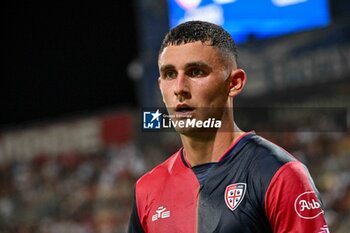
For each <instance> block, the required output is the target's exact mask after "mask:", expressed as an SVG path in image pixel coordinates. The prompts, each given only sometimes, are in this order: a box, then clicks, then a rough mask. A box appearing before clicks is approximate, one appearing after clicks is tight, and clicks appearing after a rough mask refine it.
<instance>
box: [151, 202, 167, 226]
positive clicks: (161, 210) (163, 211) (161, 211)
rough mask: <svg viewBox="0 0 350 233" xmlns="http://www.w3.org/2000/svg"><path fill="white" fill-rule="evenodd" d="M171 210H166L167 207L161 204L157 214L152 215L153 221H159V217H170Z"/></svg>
mask: <svg viewBox="0 0 350 233" xmlns="http://www.w3.org/2000/svg"><path fill="white" fill-rule="evenodd" d="M169 217H170V210H168V211H166V208H165V207H163V206H159V207H158V209H157V210H156V214H154V215H152V222H154V221H157V220H158V219H163V218H169Z"/></svg>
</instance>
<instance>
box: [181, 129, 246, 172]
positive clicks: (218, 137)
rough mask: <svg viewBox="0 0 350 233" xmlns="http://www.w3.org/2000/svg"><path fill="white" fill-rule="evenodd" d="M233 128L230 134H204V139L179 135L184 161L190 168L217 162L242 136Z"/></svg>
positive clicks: (239, 131) (238, 130) (240, 132)
mask: <svg viewBox="0 0 350 233" xmlns="http://www.w3.org/2000/svg"><path fill="white" fill-rule="evenodd" d="M243 134H244V132H243V131H241V130H240V129H238V128H235V129H234V130H232V131H231V132H222V131H221V132H215V133H214V132H211V133H206V137H204V136H203V135H202V137H193V136H186V135H180V137H181V141H182V144H183V146H184V153H185V158H186V160H187V161H188V162H189V163H190V165H191V166H196V165H200V164H204V163H210V162H217V161H218V160H219V159H220V157H221V156H222V155H223V154H224V153H225V152H226V150H227V149H228V148H229V147H230V146H231V145H232V144H233V143H234V142H235V141H236V140H238V138H239V137H240V136H241V135H243Z"/></svg>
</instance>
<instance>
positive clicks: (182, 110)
mask: <svg viewBox="0 0 350 233" xmlns="http://www.w3.org/2000/svg"><path fill="white" fill-rule="evenodd" d="M194 109H195V108H194V107H191V106H189V105H187V104H179V105H177V106H176V108H175V113H176V114H179V115H188V114H190V113H192V112H193V111H194Z"/></svg>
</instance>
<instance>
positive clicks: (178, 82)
mask: <svg viewBox="0 0 350 233" xmlns="http://www.w3.org/2000/svg"><path fill="white" fill-rule="evenodd" d="M158 65H159V72H160V78H159V87H160V90H161V93H162V96H163V101H164V103H165V105H166V107H167V108H168V111H169V114H171V115H176V116H183V117H186V116H189V115H190V116H191V117H195V118H196V119H200V120H206V119H208V118H215V119H220V118H221V115H222V111H223V108H225V107H227V103H228V97H229V91H230V79H229V78H228V77H229V76H230V73H231V70H229V68H228V66H227V65H225V64H224V61H223V59H222V57H221V56H220V55H219V52H218V51H217V50H216V49H215V48H214V47H212V46H209V45H206V44H203V43H202V42H193V43H187V44H183V45H174V46H168V47H166V48H165V49H164V50H163V52H162V53H161V54H160V56H159V61H158Z"/></svg>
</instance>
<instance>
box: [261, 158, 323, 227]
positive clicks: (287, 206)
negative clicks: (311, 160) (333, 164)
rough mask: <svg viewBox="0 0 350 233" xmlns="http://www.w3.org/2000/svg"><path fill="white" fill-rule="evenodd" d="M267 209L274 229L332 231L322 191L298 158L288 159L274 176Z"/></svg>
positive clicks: (266, 197)
mask: <svg viewBox="0 0 350 233" xmlns="http://www.w3.org/2000/svg"><path fill="white" fill-rule="evenodd" d="M265 212H266V215H267V218H268V219H269V222H270V224H271V227H272V230H273V232H274V233H291V232H293V233H304V232H305V233H306V232H307V233H329V230H328V227H327V224H326V221H325V218H324V211H323V207H322V202H321V201H320V197H319V193H318V191H317V189H316V188H315V185H314V183H313V181H312V178H311V177H310V175H309V172H308V171H307V169H306V167H305V166H304V165H303V164H302V163H300V162H298V161H292V162H288V163H286V164H285V165H283V166H282V167H281V168H280V169H279V170H278V171H277V172H276V174H275V175H274V176H273V178H272V180H271V182H270V185H269V186H268V189H267V192H266V195H265Z"/></svg>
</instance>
